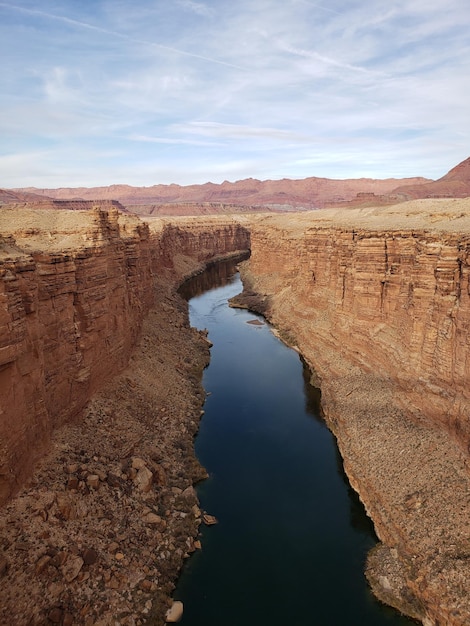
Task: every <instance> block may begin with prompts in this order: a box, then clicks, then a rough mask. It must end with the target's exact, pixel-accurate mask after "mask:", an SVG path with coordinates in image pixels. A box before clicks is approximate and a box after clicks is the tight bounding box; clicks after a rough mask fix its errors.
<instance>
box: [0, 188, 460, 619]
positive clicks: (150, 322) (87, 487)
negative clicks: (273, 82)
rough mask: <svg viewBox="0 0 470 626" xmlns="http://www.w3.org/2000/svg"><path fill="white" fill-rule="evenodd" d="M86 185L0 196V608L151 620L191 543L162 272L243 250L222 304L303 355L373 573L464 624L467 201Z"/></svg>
mask: <svg viewBox="0 0 470 626" xmlns="http://www.w3.org/2000/svg"><path fill="white" fill-rule="evenodd" d="M198 201H202V200H198ZM80 202H81V201H80ZM94 205H95V206H94V208H91V209H90V208H89V207H87V206H84V205H81V206H80V207H79V209H78V210H74V211H70V210H64V209H62V210H60V208H59V207H58V206H56V207H55V209H56V210H51V209H50V208H45V207H42V208H41V207H39V206H38V205H37V204H36V201H35V203H34V204H32V205H28V204H27V203H26V204H24V203H23V204H22V205H21V206H19V205H18V203H17V204H16V205H15V206H12V205H5V206H4V207H3V208H2V209H1V211H0V237H1V239H0V389H1V392H2V393H1V396H0V397H1V406H0V408H1V411H2V412H1V415H0V438H1V439H0V440H1V450H0V453H1V456H0V463H1V465H0V499H1V501H2V502H3V503H4V505H3V508H2V509H1V510H0V541H1V543H0V546H1V549H2V552H1V553H0V576H1V583H2V590H3V594H2V602H1V604H0V617H2V618H3V619H4V620H5V619H6V616H8V619H9V622H8V623H11V624H15V623H17V624H20V623H38V624H40V623H63V624H66V623H68V624H72V623H73V624H87V623H88V624H98V623H99V624H107V623H111V621H110V620H111V618H113V619H114V618H118V619H119V620H120V623H122V624H138V623H148V622H149V620H153V622H152V623H157V624H159V623H163V622H164V613H165V610H166V608H167V607H168V606H169V605H170V600H169V597H170V595H171V591H172V588H173V586H172V585H173V583H174V580H175V578H176V576H177V574H178V571H179V569H180V568H181V565H182V562H183V560H184V558H186V557H187V556H188V554H189V553H190V552H191V551H194V550H195V549H198V544H197V529H198V524H200V523H201V519H202V515H201V511H200V510H199V509H198V504H197V501H196V498H195V494H194V490H193V488H192V485H193V484H194V482H196V481H197V480H200V479H202V478H203V477H204V470H203V468H201V467H200V466H199V465H198V463H197V461H196V459H195V458H194V453H193V451H192V438H193V436H194V434H195V432H196V431H197V427H198V422H199V418H200V414H201V406H202V404H203V401H204V392H203V390H202V389H201V386H200V385H201V383H200V380H201V373H202V369H203V367H204V365H205V364H206V363H207V359H208V358H209V346H208V344H207V341H206V339H205V337H204V335H203V333H198V332H197V331H195V330H194V329H191V328H189V325H188V321H187V311H186V308H185V305H184V302H182V300H181V299H180V298H179V297H178V296H177V294H176V289H177V287H178V286H179V285H180V284H181V282H182V281H183V280H184V279H185V277H188V276H190V275H192V274H194V273H195V272H197V271H199V270H200V269H201V268H202V267H203V266H204V265H205V264H207V263H209V262H215V261H217V260H218V259H222V258H225V257H227V256H236V255H239V254H241V253H243V252H247V251H248V250H250V251H251V256H250V258H249V260H247V261H245V262H243V263H242V264H241V272H242V276H243V280H244V287H245V288H244V292H243V294H242V295H241V296H240V297H238V298H237V299H236V301H235V302H234V304H235V305H237V306H246V307H248V308H251V309H253V310H257V311H259V312H261V313H263V314H264V315H265V316H266V317H267V318H268V319H269V320H270V321H271V322H272V323H273V324H274V326H275V327H276V328H277V329H278V332H279V333H280V335H281V337H282V338H283V339H284V340H285V341H286V342H287V343H289V344H290V345H293V346H296V347H297V348H298V349H299V351H300V352H301V353H302V355H303V357H304V358H305V359H306V361H307V363H308V364H309V365H310V366H311V367H312V371H313V372H314V375H313V381H312V382H314V383H315V384H317V385H318V386H320V388H321V392H322V406H323V411H324V414H325V419H326V421H327V423H328V425H329V427H330V429H331V430H332V431H333V433H334V434H335V436H336V438H337V441H338V445H339V448H340V451H341V454H342V457H343V461H344V467H345V471H346V473H347V475H348V477H349V480H350V482H351V484H352V486H353V487H354V489H355V490H356V491H357V492H358V493H359V495H360V498H361V500H362V501H363V503H364V505H365V507H366V510H367V512H368V513H369V515H370V517H371V518H372V520H373V522H374V525H375V528H376V532H377V534H378V537H379V539H380V543H379V544H378V546H377V548H376V549H374V551H373V552H372V553H371V554H370V555H369V559H368V562H367V567H366V574H367V577H368V580H369V582H370V584H371V587H372V589H373V590H374V593H375V594H376V595H377V596H378V597H379V598H380V599H381V600H383V601H384V602H386V603H388V604H391V605H393V606H395V607H397V608H398V609H399V610H401V611H402V612H404V613H406V614H407V615H410V616H412V617H414V618H416V619H418V620H420V621H421V622H422V623H423V624H425V626H438V625H443V624H449V625H452V626H462V625H463V624H467V623H468V622H469V619H470V598H469V595H468V590H467V581H468V579H469V577H470V560H469V549H470V525H469V521H468V510H469V508H468V507H469V493H470V490H469V486H470V485H469V479H470V477H469V467H468V458H469V457H468V452H469V444H470V428H469V424H468V414H469V408H470V406H469V402H470V394H469V392H468V385H467V382H468V379H469V368H470V361H469V358H468V330H469V328H468V326H469V320H470V310H469V307H470V262H469V244H470V200H469V199H442V200H435V199H433V200H414V201H410V202H403V203H400V204H396V205H391V206H381V207H369V208H362V209H357V208H349V209H348V210H347V211H344V210H343V209H322V210H321V211H302V212H298V213H295V214H294V213H283V214H272V213H263V214H262V213H258V212H253V213H251V212H247V213H245V212H241V213H237V214H233V215H219V216H208V217H185V218H177V217H174V218H152V217H148V218H139V217H137V216H135V215H132V214H129V213H126V212H123V211H122V210H120V209H119V207H118V206H116V205H112V206H105V203H103V206H102V207H100V203H99V202H98V201H95V202H94ZM83 209H88V210H83ZM116 529H117V530H116ZM143 551H144V553H145V562H143V561H142V558H143V557H142V552H143ZM12 616H13V618H12ZM87 619H88V622H87ZM15 620H16V621H15ZM28 620H29V622H28ZM47 620H49V621H47ZM112 623H114V622H112Z"/></svg>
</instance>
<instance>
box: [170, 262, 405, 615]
mask: <svg viewBox="0 0 470 626" xmlns="http://www.w3.org/2000/svg"><path fill="white" fill-rule="evenodd" d="M233 271H234V267H231V266H225V265H224V266H221V265H219V266H217V267H214V268H213V269H212V277H211V276H210V274H209V275H204V276H200V277H198V278H197V279H196V280H195V281H194V282H193V285H192V286H191V284H189V285H187V287H186V293H185V297H187V298H188V299H189V298H190V299H189V311H190V321H191V324H192V326H195V327H196V328H200V329H203V328H206V329H208V331H209V339H210V340H211V342H212V343H213V347H212V348H211V361H210V365H209V367H208V368H207V369H206V370H205V373H204V380H203V383H204V388H205V389H206V392H207V393H208V396H207V399H206V403H205V406H204V410H205V414H204V416H203V418H202V421H201V425H200V430H199V434H198V436H197V438H196V441H195V446H196V453H197V456H198V458H199V460H200V461H201V463H202V464H203V465H204V466H205V467H206V469H207V471H208V472H209V475H210V477H209V479H208V480H206V481H204V482H203V483H201V484H200V485H198V488H197V491H198V496H199V499H200V502H201V508H202V509H204V510H205V511H207V512H208V513H210V514H211V515H214V516H215V517H216V518H217V520H218V523H217V524H216V525H213V526H208V527H206V526H204V527H201V533H202V537H201V540H202V550H200V551H197V552H196V553H195V554H194V555H193V556H192V557H191V558H190V559H189V561H188V562H187V564H186V566H185V568H184V569H183V572H182V575H181V577H180V580H179V582H178V586H177V589H176V592H175V594H174V595H175V598H176V599H178V600H182V601H183V603H184V616H183V619H182V621H181V624H183V625H184V626H242V625H243V626H287V625H291V626H406V625H408V626H409V625H411V624H415V622H412V621H410V620H408V619H407V618H405V617H403V616H401V615H399V614H398V613H397V612H395V611H394V610H392V609H390V608H388V607H384V606H383V605H381V604H380V603H379V602H378V601H376V600H375V598H374V597H373V596H372V594H371V593H370V591H369V589H368V586H367V582H366V579H365V577H364V573H363V572H364V562H365V558H366V553H367V551H368V550H369V549H370V548H371V547H372V546H373V545H374V544H375V543H376V541H377V540H376V537H375V535H374V531H373V527H372V525H371V523H370V520H369V518H368V517H367V516H366V514H365V512H364V509H363V507H362V505H361V503H360V501H359V500H358V498H357V496H356V494H355V492H353V490H352V489H351V488H350V486H349V484H348V481H347V478H346V477H345V475H344V472H343V470H342V463H341V459H340V456H339V453H338V449H337V447H336V443H335V440H334V437H333V436H332V435H331V433H330V432H329V430H328V429H327V427H326V426H325V424H324V422H323V420H322V418H321V411H320V394H319V391H318V390H317V389H314V388H313V387H311V386H310V385H309V383H308V380H309V373H308V371H307V369H306V368H305V366H304V365H303V363H302V361H301V359H300V358H299V355H298V354H297V353H296V352H295V351H293V350H291V349H289V348H288V347H287V346H285V345H284V344H283V343H282V342H280V341H279V340H278V339H277V338H276V337H275V336H274V335H273V333H272V332H271V329H270V327H269V325H268V324H267V323H266V322H265V321H264V320H263V318H261V317H260V316H257V315H254V314H252V313H250V312H248V311H246V310H241V309H233V308H230V307H229V306H228V304H227V300H228V299H229V298H231V297H232V296H234V295H236V294H237V293H239V292H240V291H241V289H242V285H241V281H240V278H239V276H238V274H235V275H233ZM208 276H209V278H208ZM214 280H215V281H216V283H217V284H219V285H222V286H217V287H215V288H211V285H212V287H213V284H214V283H213V281H214ZM202 290H204V291H203V293H201V291H202ZM195 293H197V294H198V295H194V294H195ZM191 296H192V297H191Z"/></svg>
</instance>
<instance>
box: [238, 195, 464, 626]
mask: <svg viewBox="0 0 470 626" xmlns="http://www.w3.org/2000/svg"><path fill="white" fill-rule="evenodd" d="M251 238H252V255H251V258H250V260H249V261H248V262H247V263H246V264H245V269H244V270H243V272H244V283H245V294H244V296H243V298H242V300H241V301H242V302H244V303H245V304H246V305H247V306H249V307H251V308H255V309H258V310H260V311H261V312H263V313H264V314H265V315H266V316H267V317H268V318H269V319H270V320H271V321H272V322H273V323H274V324H275V325H276V327H278V328H279V329H280V331H281V333H282V334H283V336H284V337H285V338H286V340H287V341H288V342H290V343H294V344H296V345H297V346H298V347H299V348H300V350H301V352H302V354H303V355H304V356H305V357H306V359H307V361H308V362H309V363H310V364H311V365H312V366H313V368H314V370H315V372H316V373H317V375H318V379H319V381H320V386H321V390H322V404H323V407H324V410H325V415H326V419H327V422H328V424H329V426H330V427H331V429H332V430H333V432H334V433H335V435H336V436H337V439H338V443H339V447H340V450H341V453H342V456H343V458H344V465H345V469H346V472H347V474H348V476H349V479H350V482H351V484H352V485H353V486H354V488H355V489H356V490H357V491H358V492H359V494H360V496H361V499H362V500H363V502H364V504H365V506H366V509H367V511H368V513H369V514H370V516H371V517H372V519H373V521H374V524H375V527H376V530H377V533H378V535H379V537H380V539H381V541H382V548H381V549H377V550H376V551H375V552H374V553H373V554H372V555H371V556H370V559H369V564H368V576H369V579H370V581H371V584H372V586H373V588H374V590H375V592H376V593H377V595H378V596H379V597H381V598H382V599H384V600H385V601H387V602H388V603H390V604H394V605H395V606H397V607H398V608H400V610H402V611H404V612H406V613H408V614H409V615H412V616H414V617H416V618H418V619H421V620H422V621H423V623H425V624H426V625H428V626H430V625H437V624H448V625H455V626H456V625H459V626H463V625H464V624H468V623H469V622H470V595H469V594H468V588H467V583H468V580H469V579H470V561H469V558H468V554H469V552H468V548H469V546H470V522H469V517H468V513H469V504H470V502H469V494H470V477H469V472H468V450H469V443H470V426H469V421H468V415H469V413H470V394H469V390H468V381H469V377H470V360H469V339H468V337H469V332H468V331H469V323H470V322H469V320H470V290H469V285H470V263H469V253H470V200H469V199H466V200H450V201H445V200H441V201H417V202H414V203H404V204H400V205H397V206H395V207H389V208H385V207H384V208H380V209H363V210H354V209H351V211H350V212H347V213H344V212H342V211H340V210H337V211H333V210H324V211H319V212H313V213H308V214H300V215H297V216H296V219H295V220H292V219H288V218H287V217H286V216H269V217H264V218H258V219H257V220H255V219H253V222H252V225H251ZM238 301H239V302H240V299H239V300H238Z"/></svg>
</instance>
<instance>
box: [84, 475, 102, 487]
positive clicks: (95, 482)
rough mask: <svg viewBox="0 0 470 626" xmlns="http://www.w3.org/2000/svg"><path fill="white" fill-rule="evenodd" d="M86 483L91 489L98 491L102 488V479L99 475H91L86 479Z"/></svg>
mask: <svg viewBox="0 0 470 626" xmlns="http://www.w3.org/2000/svg"><path fill="white" fill-rule="evenodd" d="M86 483H87V485H88V487H90V488H91V489H98V487H99V486H100V477H99V476H98V474H89V475H88V476H87V478H86Z"/></svg>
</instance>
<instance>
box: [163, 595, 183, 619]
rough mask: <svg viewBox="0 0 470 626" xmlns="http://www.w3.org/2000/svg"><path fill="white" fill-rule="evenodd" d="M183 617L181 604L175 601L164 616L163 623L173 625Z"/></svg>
mask: <svg viewBox="0 0 470 626" xmlns="http://www.w3.org/2000/svg"><path fill="white" fill-rule="evenodd" d="M182 617H183V603H182V602H180V601H179V600H175V601H174V602H173V604H172V605H171V607H170V608H169V609H168V611H167V612H166V615H165V621H166V622H167V623H168V624H174V623H177V622H180V621H181V618H182Z"/></svg>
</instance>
